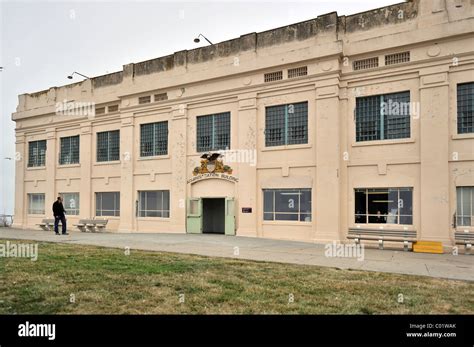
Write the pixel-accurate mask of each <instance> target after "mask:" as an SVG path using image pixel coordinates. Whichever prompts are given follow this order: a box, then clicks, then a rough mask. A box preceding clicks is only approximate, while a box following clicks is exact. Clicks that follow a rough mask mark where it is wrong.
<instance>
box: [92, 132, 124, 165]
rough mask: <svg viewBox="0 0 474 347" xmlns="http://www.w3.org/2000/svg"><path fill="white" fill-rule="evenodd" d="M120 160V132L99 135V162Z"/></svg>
mask: <svg viewBox="0 0 474 347" xmlns="http://www.w3.org/2000/svg"><path fill="white" fill-rule="evenodd" d="M119 159H120V130H113V131H104V132H101V133H97V161H113V160H119Z"/></svg>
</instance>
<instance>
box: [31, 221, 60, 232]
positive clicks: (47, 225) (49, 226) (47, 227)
mask: <svg viewBox="0 0 474 347" xmlns="http://www.w3.org/2000/svg"><path fill="white" fill-rule="evenodd" d="M36 225H38V226H39V227H40V228H41V229H43V230H44V231H53V230H54V219H43V220H42V221H41V223H39V224H36ZM59 226H61V227H62V224H61V222H59V224H58V227H59Z"/></svg>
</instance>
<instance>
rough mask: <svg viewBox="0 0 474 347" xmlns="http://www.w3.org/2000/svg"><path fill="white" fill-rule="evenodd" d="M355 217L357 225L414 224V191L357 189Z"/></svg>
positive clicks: (408, 189) (401, 189)
mask: <svg viewBox="0 0 474 347" xmlns="http://www.w3.org/2000/svg"><path fill="white" fill-rule="evenodd" d="M354 215H355V223H357V224H367V223H368V224H372V223H381V224H409V225H410V224H413V189H412V188H369V189H367V188H362V189H355V211H354Z"/></svg>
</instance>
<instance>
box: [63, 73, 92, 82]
mask: <svg viewBox="0 0 474 347" xmlns="http://www.w3.org/2000/svg"><path fill="white" fill-rule="evenodd" d="M74 74H76V75H79V76H82V77H84V78H85V79H90V78H89V77H87V76H85V75H83V74H81V73H79V72H76V71H74V72H73V73H72V74H70V75H69V76H67V78H69V79H70V80H72V77H73V76H74Z"/></svg>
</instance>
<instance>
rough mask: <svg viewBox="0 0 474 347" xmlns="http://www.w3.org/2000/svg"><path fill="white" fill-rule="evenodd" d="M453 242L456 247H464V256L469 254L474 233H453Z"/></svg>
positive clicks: (473, 240)
mask: <svg viewBox="0 0 474 347" xmlns="http://www.w3.org/2000/svg"><path fill="white" fill-rule="evenodd" d="M454 240H455V241H456V244H457V245H464V247H465V249H466V254H469V253H470V252H471V247H472V244H473V243H474V233H470V232H467V231H456V232H454Z"/></svg>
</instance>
